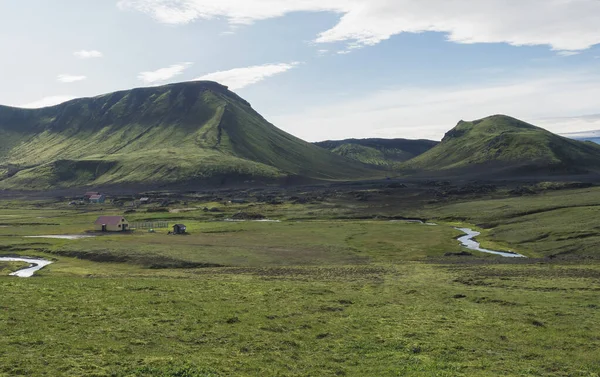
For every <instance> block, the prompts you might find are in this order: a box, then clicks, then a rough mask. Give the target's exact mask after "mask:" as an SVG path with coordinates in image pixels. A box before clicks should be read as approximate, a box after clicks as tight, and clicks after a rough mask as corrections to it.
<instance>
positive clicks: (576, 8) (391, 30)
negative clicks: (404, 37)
mask: <svg viewBox="0 0 600 377" xmlns="http://www.w3.org/2000/svg"><path fill="white" fill-rule="evenodd" d="M118 6H119V8H120V9H134V10H137V11H141V12H144V13H147V14H149V15H151V16H152V17H153V18H155V19H156V20H157V21H159V22H162V23H169V24H185V23H189V22H192V21H195V20H198V19H204V20H208V19H215V18H225V19H227V20H228V22H229V23H230V24H232V25H234V26H235V25H247V24H251V23H253V22H256V21H260V20H266V19H270V18H276V17H281V16H283V15H285V14H288V13H291V12H300V11H308V12H311V11H312V12H322V11H328V12H336V13H339V14H340V15H341V19H340V21H339V22H338V23H337V25H335V26H334V27H333V28H331V29H329V30H325V31H323V32H322V33H320V34H319V35H318V36H317V38H316V42H318V43H330V42H340V41H344V42H348V43H349V45H350V46H351V47H362V46H369V45H374V44H377V43H379V42H381V41H383V40H386V39H388V38H390V37H391V36H393V35H397V34H401V33H419V32H426V31H435V32H443V33H447V34H448V40H450V41H452V42H456V43H469V44H470V43H508V44H511V45H514V46H526V45H547V46H550V47H551V48H552V49H553V50H557V51H566V53H568V52H574V51H581V50H585V49H588V48H590V47H591V46H593V45H595V44H598V43H600V28H599V27H598V25H599V24H600V1H598V0H544V1H540V0H519V1H506V0H477V1H473V0H453V1H448V0H419V1H416V0H328V1H322V0H286V1H281V0H219V1H215V0H119V1H118Z"/></svg>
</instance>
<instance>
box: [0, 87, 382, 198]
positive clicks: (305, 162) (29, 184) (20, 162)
mask: <svg viewBox="0 0 600 377" xmlns="http://www.w3.org/2000/svg"><path fill="white" fill-rule="evenodd" d="M372 175H373V172H372V171H370V170H369V169H367V168H366V167H364V166H363V165H361V164H358V163H353V162H352V161H349V160H347V159H344V158H342V157H340V156H337V155H334V154H332V153H329V152H328V151H325V150H323V149H321V148H319V147H317V146H314V145H312V144H310V143H307V142H304V141H302V140H300V139H298V138H296V137H294V136H291V135H289V134H287V133H285V132H283V131H281V130H279V129H278V128H276V127H275V126H273V125H272V124H270V123H268V122H267V121H266V120H265V119H264V118H263V117H262V116H260V114H258V113H257V112H256V111H254V110H253V109H252V107H251V106H250V104H249V103H248V102H246V101H245V100H243V99H242V98H240V97H239V96H237V95H236V94H235V93H233V92H231V91H229V90H228V89H227V88H226V87H225V86H222V85H219V84H217V83H214V82H189V83H180V84H172V85H166V86H161V87H152V88H138V89H132V90H126V91H120V92H116V93H110V94H106V95H103V96H99V97H94V98H82V99H76V100H73V101H69V102H66V103H63V104H61V105H58V106H53V107H48V108H44V109H35V110H30V109H18V108H11V107H3V106H0V188H23V187H26V188H35V189H44V188H57V187H79V186H89V185H126V184H127V185H131V184H133V185H135V184H153V185H154V184H156V185H165V184H173V183H178V184H183V183H190V184H193V183H217V184H219V183H223V182H225V181H228V182H232V181H243V180H249V179H261V180H267V181H276V180H281V179H282V178H284V177H287V176H301V177H306V178H311V179H322V180H337V179H355V178H362V177H369V176H372Z"/></svg>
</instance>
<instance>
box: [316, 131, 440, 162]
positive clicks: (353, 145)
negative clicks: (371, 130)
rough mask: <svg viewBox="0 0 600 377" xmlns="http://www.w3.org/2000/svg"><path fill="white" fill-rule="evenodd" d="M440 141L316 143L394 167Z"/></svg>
mask: <svg viewBox="0 0 600 377" xmlns="http://www.w3.org/2000/svg"><path fill="white" fill-rule="evenodd" d="M438 143H439V142H437V141H432V140H425V139H419V140H411V139H400V138H396V139H382V138H366V139H343V140H326V141H321V142H316V143H314V144H315V145H318V146H320V147H322V148H325V149H327V150H329V151H331V152H333V153H336V154H338V155H340V156H344V157H347V158H350V159H353V160H356V161H359V162H362V163H364V164H370V165H377V166H389V167H393V166H394V165H395V164H397V163H399V162H404V161H408V160H410V159H412V158H414V157H416V156H418V155H421V154H423V153H425V152H426V151H428V150H429V149H431V148H433V147H434V146H436V145H437V144H438Z"/></svg>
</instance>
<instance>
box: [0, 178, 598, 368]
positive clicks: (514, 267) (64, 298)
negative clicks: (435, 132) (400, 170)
mask: <svg viewBox="0 0 600 377" xmlns="http://www.w3.org/2000/svg"><path fill="white" fill-rule="evenodd" d="M385 185H387V183H385ZM559 188H560V189H559ZM559 188H557V187H553V188H552V189H551V190H549V189H548V187H547V186H544V185H541V186H540V185H534V186H531V187H527V188H524V187H520V188H514V187H498V188H495V189H491V188H490V187H487V188H485V187H484V186H473V185H466V186H452V185H450V186H449V185H446V184H445V183H444V184H433V183H427V185H425V186H423V187H420V186H419V187H417V186H414V187H413V186H411V185H408V186H407V187H401V186H399V185H394V184H391V186H390V187H375V188H374V187H371V186H369V187H350V188H348V187H346V188H327V189H321V188H314V189H298V190H299V191H298V192H294V193H289V192H286V193H283V192H280V193H277V192H272V193H268V194H266V193H264V192H246V193H240V192H231V193H206V194H201V195H200V194H199V195H197V196H190V197H186V198H178V199H173V200H172V201H173V203H171V204H170V205H169V206H168V207H167V208H168V209H165V208H162V207H159V206H158V205H150V206H148V207H146V208H143V207H140V208H138V209H136V211H135V212H132V213H130V214H127V215H126V216H127V218H128V220H129V221H130V222H134V221H138V222H141V221H152V220H159V219H160V220H165V221H168V222H170V223H171V224H174V223H180V222H182V223H185V224H186V225H188V231H189V233H190V234H189V235H185V236H168V235H167V234H166V232H167V229H156V232H155V233H150V232H147V231H142V230H138V231H136V232H134V233H133V234H117V235H98V236H97V237H93V238H83V239H72V240H71V239H54V238H26V236H40V235H65V234H70V235H72V234H86V235H95V234H89V233H86V231H88V230H89V229H90V228H91V227H92V226H91V224H93V221H94V220H95V218H96V217H97V216H98V215H100V214H120V213H122V211H123V209H121V208H118V207H112V206H111V205H109V204H105V205H102V206H101V207H98V206H95V207H94V206H83V207H77V208H73V206H68V205H67V203H68V200H66V201H65V200H43V201H34V200H22V199H21V200H13V201H3V202H1V203H0V207H2V209H1V211H0V223H1V225H0V226H1V227H0V254H1V255H12V256H19V255H20V256H38V257H44V258H46V259H49V260H53V261H54V263H53V264H51V265H49V266H47V267H45V268H44V269H42V270H40V271H39V272H38V273H36V276H35V277H32V278H16V277H9V276H7V275H8V273H9V272H12V271H14V270H16V269H18V268H21V267H23V265H22V264H18V263H17V264H15V263H12V262H10V263H8V262H6V263H3V262H0V274H1V275H3V276H1V277H0V292H1V295H0V333H1V334H2V337H0V376H82V375H85V376H257V375H261V376H344V375H345V376H498V375H502V376H595V375H599V374H600V356H599V355H598V352H597V350H598V349H599V348H600V336H598V334H600V304H599V302H598V297H600V261H599V258H598V255H599V254H598V250H597V248H598V246H599V243H598V242H597V237H599V234H598V233H599V232H600V230H599V229H597V224H598V223H599V222H598V221H597V220H598V219H599V218H598V215H597V212H595V210H596V208H597V205H598V203H599V201H598V198H600V190H598V189H597V188H595V187H585V188H573V187H570V186H569V187H562V186H561V187H559ZM525 189H526V190H531V193H529V194H527V195H523V193H522V192H523V190H525ZM240 195H245V198H246V200H247V203H242V204H232V203H229V201H228V200H227V199H228V198H227V196H240ZM286 195H287V196H286ZM263 199H264V200H263ZM184 202H185V203H184ZM225 203H227V204H225ZM205 207H206V208H207V209H210V208H213V209H214V210H213V211H206V212H205V211H204V210H203V209H204V208H205ZM240 211H241V212H242V213H246V214H259V213H260V214H261V215H264V216H266V217H267V218H270V219H276V220H280V221H281V222H252V221H245V222H226V221H223V220H225V219H227V218H231V217H233V216H236V214H237V213H239V212H240ZM401 217H406V218H409V217H410V218H420V219H423V220H430V221H434V222H436V223H437V224H438V225H437V226H428V225H424V224H418V223H408V222H402V221H398V220H401ZM394 220H395V221H394ZM459 225H464V226H470V227H474V228H476V229H478V230H480V231H482V232H483V234H482V236H481V239H480V241H482V244H483V246H485V247H488V248H493V249H495V250H514V251H518V252H520V253H523V254H525V255H526V256H528V257H529V258H527V259H520V258H519V260H514V259H512V258H511V259H510V260H509V259H503V258H501V257H497V256H492V255H487V254H483V253H476V252H472V253H471V255H470V256H469V255H466V253H463V254H464V255H463V256H457V255H459V254H460V253H462V252H465V251H466V250H465V249H463V248H461V246H460V244H459V243H458V241H457V240H456V237H458V236H459V235H460V234H461V233H460V232H459V231H457V230H456V229H454V227H455V226H459ZM569 234H570V235H571V237H570V236H568V235H569ZM582 235H583V236H582ZM542 236H543V237H542ZM536 239H537V241H534V240H536Z"/></svg>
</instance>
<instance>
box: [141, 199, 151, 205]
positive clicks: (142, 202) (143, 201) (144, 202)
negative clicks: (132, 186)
mask: <svg viewBox="0 0 600 377" xmlns="http://www.w3.org/2000/svg"><path fill="white" fill-rule="evenodd" d="M148 203H150V198H140V204H148Z"/></svg>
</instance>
